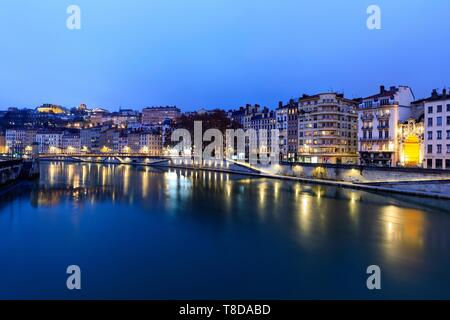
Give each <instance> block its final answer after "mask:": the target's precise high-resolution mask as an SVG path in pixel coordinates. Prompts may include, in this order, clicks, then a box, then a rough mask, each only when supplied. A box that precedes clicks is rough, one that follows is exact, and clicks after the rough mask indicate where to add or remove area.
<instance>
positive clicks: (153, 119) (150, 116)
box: [142, 106, 181, 125]
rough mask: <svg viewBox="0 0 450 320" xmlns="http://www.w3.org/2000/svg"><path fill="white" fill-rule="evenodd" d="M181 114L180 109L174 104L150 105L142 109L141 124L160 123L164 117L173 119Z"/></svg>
mask: <svg viewBox="0 0 450 320" xmlns="http://www.w3.org/2000/svg"><path fill="white" fill-rule="evenodd" d="M180 115H181V110H180V109H178V108H177V107H176V106H168V107H150V108H144V109H143V110H142V124H153V125H158V124H159V125H160V124H162V123H163V122H164V120H166V119H170V120H172V121H175V120H176V119H178V118H179V117H180Z"/></svg>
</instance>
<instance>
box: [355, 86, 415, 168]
mask: <svg viewBox="0 0 450 320" xmlns="http://www.w3.org/2000/svg"><path fill="white" fill-rule="evenodd" d="M414 100H415V99H414V94H413V92H412V90H411V88H409V87H408V86H398V87H390V88H389V89H385V87H384V86H380V91H379V93H377V94H375V95H372V96H370V97H367V98H363V99H362V101H361V103H360V105H359V110H358V138H359V146H358V151H359V157H360V158H359V159H360V163H361V164H363V165H379V166H397V165H400V160H401V159H400V148H399V141H398V137H399V134H400V132H399V130H400V128H401V126H400V124H402V123H404V122H405V121H407V120H408V119H410V118H411V117H412V116H413V112H412V110H413V109H412V107H411V103H412V102H413V101H414Z"/></svg>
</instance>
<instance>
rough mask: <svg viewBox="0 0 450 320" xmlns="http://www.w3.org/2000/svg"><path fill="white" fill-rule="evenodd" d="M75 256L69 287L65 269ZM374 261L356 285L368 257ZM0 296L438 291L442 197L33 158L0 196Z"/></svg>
mask: <svg viewBox="0 0 450 320" xmlns="http://www.w3.org/2000/svg"><path fill="white" fill-rule="evenodd" d="M69 265H78V266H79V267H80V269H81V286H82V287H81V290H72V291H71V290H68V289H67V287H66V279H67V277H68V274H66V268H67V267H68V266H69ZM370 265H378V266H379V267H380V269H381V290H368V289H367V286H366V279H367V278H368V277H369V275H368V274H367V273H366V269H367V267H368V266H370ZM0 298H3V299H5V298H25V299H47V298H57V299H91V298H92V299H103V298H113V299H132V298H137V299H249V298H252V299H329V298H337V299H345V298H356V299H380V298H418V299H419V298H420V299H422V298H450V206H449V203H448V201H444V200H435V199H422V198H416V197H408V196H399V195H394V194H391V195H389V194H375V193H370V192H365V191H358V190H351V189H343V188H336V187H329V186H320V185H307V184H303V183H297V182H291V181H281V180H272V179H259V178H255V177H247V176H240V175H230V174H225V173H218V172H206V171H190V170H179V169H176V170H175V169H167V170H162V169H161V170H159V169H153V168H149V167H133V166H126V165H103V164H76V163H62V162H47V163H42V164H41V176H40V179H39V181H35V182H32V183H27V184H23V185H20V186H18V187H16V188H15V189H13V190H11V191H9V192H7V193H4V194H3V195H2V196H0Z"/></svg>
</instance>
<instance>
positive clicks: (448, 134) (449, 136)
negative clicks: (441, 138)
mask: <svg viewBox="0 0 450 320" xmlns="http://www.w3.org/2000/svg"><path fill="white" fill-rule="evenodd" d="M447 139H450V130H447Z"/></svg>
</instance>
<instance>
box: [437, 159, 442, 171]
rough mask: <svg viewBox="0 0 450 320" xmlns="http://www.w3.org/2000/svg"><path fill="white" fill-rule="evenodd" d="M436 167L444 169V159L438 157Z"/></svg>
mask: <svg viewBox="0 0 450 320" xmlns="http://www.w3.org/2000/svg"><path fill="white" fill-rule="evenodd" d="M436 169H442V159H436Z"/></svg>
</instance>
